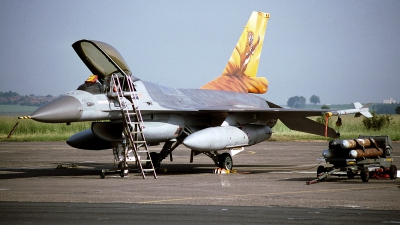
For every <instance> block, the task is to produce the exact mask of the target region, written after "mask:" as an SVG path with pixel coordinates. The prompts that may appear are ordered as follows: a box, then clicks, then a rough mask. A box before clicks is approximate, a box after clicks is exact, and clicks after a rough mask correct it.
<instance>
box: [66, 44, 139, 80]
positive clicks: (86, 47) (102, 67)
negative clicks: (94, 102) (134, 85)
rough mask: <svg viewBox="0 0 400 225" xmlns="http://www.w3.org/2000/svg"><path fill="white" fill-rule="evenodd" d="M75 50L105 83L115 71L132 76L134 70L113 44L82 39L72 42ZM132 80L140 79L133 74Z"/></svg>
mask: <svg viewBox="0 0 400 225" xmlns="http://www.w3.org/2000/svg"><path fill="white" fill-rule="evenodd" d="M72 47H73V48H74V50H75V52H76V53H77V54H78V55H79V57H80V58H81V60H82V61H83V62H84V63H85V65H86V66H87V67H88V68H89V70H90V71H91V72H92V73H93V74H95V75H97V76H98V78H99V81H100V82H101V83H103V81H104V79H105V78H106V77H109V76H111V75H112V74H114V73H120V74H122V75H128V76H131V75H132V72H131V70H130V69H129V67H128V65H127V64H126V62H125V60H124V58H122V56H121V54H120V53H119V52H118V51H117V50H116V49H115V48H114V47H112V46H111V45H109V44H107V43H104V42H100V41H92V40H80V41H77V42H75V43H74V44H72ZM132 80H133V81H135V80H138V79H137V78H135V77H133V76H132Z"/></svg>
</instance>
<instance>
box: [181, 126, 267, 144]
mask: <svg viewBox="0 0 400 225" xmlns="http://www.w3.org/2000/svg"><path fill="white" fill-rule="evenodd" d="M271 134H272V132H271V128H270V127H268V126H262V125H252V124H247V125H243V126H238V127H236V126H223V127H210V128H206V129H203V130H200V131H197V132H194V133H193V134H191V135H189V136H188V137H186V138H185V140H184V141H183V144H184V145H185V146H186V147H188V148H190V149H193V150H200V151H215V150H223V149H227V148H234V147H242V146H248V145H253V144H256V143H259V142H262V141H265V140H267V139H268V138H270V137H271Z"/></svg>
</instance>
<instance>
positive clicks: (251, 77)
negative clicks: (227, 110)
mask: <svg viewBox="0 0 400 225" xmlns="http://www.w3.org/2000/svg"><path fill="white" fill-rule="evenodd" d="M269 17H270V15H269V13H263V12H253V13H252V14H251V16H250V19H249V21H248V22H247V25H246V26H245V27H244V31H243V33H242V35H241V36H240V39H239V41H238V43H237V44H236V47H235V49H234V50H233V53H232V55H231V57H230V59H229V61H228V64H227V65H226V67H225V69H224V72H223V73H222V75H221V76H219V77H217V78H216V79H214V80H212V81H211V82H209V83H207V84H206V85H204V86H202V87H201V89H212V90H226V91H236V92H247V93H257V94H263V93H265V92H267V90H268V81H267V79H266V78H264V77H256V76H257V70H258V63H259V61H260V56H261V50H262V46H263V43H264V35H265V30H266V28H267V23H268V19H269Z"/></svg>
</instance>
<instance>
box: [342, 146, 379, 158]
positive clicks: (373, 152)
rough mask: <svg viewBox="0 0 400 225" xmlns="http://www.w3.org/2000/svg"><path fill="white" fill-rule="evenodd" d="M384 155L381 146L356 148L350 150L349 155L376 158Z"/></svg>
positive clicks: (351, 156)
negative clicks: (363, 148)
mask: <svg viewBox="0 0 400 225" xmlns="http://www.w3.org/2000/svg"><path fill="white" fill-rule="evenodd" d="M382 155H383V149H381V148H366V149H365V150H361V149H354V150H351V151H350V152H349V157H350V158H352V159H361V158H374V157H380V156H382Z"/></svg>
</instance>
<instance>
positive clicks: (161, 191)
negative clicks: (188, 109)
mask: <svg viewBox="0 0 400 225" xmlns="http://www.w3.org/2000/svg"><path fill="white" fill-rule="evenodd" d="M327 148H328V142H273V141H267V142H263V143H260V144H258V145H255V146H251V147H247V148H245V150H244V151H243V152H241V153H239V154H238V155H236V156H234V157H233V164H234V169H235V170H236V172H235V173H230V174H213V171H214V169H215V168H216V167H215V165H214V164H213V162H212V160H211V159H210V158H208V157H207V156H205V155H198V156H195V157H194V162H193V163H190V162H189V159H190V150H189V149H187V148H185V147H179V148H177V149H176V150H175V151H174V152H173V162H170V160H169V158H167V159H165V160H164V161H163V162H162V163H161V167H160V170H159V171H158V172H157V176H158V178H157V179H154V178H153V176H152V174H147V178H146V179H143V178H142V176H141V174H139V173H136V172H134V170H135V169H134V170H132V171H131V172H130V173H129V175H128V176H127V177H124V178H121V177H120V176H119V175H118V174H116V173H110V174H106V178H105V179H100V176H99V175H100V171H101V169H112V168H113V166H114V162H113V155H112V151H111V150H103V151H85V150H78V149H74V148H71V147H69V146H68V145H67V144H66V143H64V142H0V216H1V218H2V219H1V220H0V224H22V223H31V224H54V223H57V224H73V223H74V224H76V223H85V224H109V223H111V222H112V223H114V222H126V223H128V222H129V223H132V221H140V222H141V223H142V224H150V223H151V224H183V223H189V224H204V223H211V222H218V224H244V223H246V224H248V223H257V224H260V223H272V224H277V223H298V224H321V223H324V224H339V223H340V224H341V223H350V222H351V223H353V224H376V223H400V179H396V180H390V179H372V178H371V179H370V180H369V182H362V180H361V179H360V177H359V176H356V178H355V179H348V178H347V176H346V175H344V176H342V177H337V176H331V177H329V178H328V179H326V180H325V181H322V182H319V183H316V184H312V185H306V182H307V181H311V180H313V179H315V178H316V170H317V167H318V166H319V165H325V166H326V163H325V162H321V161H317V160H316V159H317V158H320V157H321V152H322V151H323V150H325V149H327ZM151 149H154V151H159V148H157V147H151ZM393 149H394V152H393V159H394V163H393V164H394V165H396V164H397V163H398V161H400V143H399V142H393ZM397 167H399V168H400V163H399V164H397ZM399 174H400V173H399Z"/></svg>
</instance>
